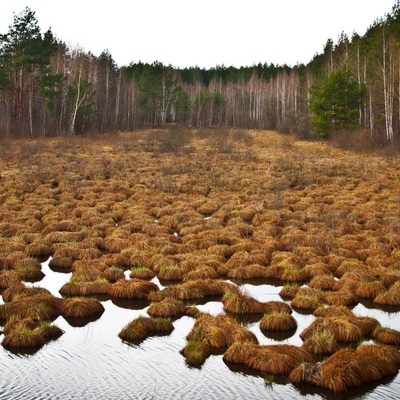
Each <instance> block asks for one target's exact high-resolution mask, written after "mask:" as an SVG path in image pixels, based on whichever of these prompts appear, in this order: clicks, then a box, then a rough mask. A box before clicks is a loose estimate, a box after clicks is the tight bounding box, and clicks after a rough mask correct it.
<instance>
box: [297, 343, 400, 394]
mask: <svg viewBox="0 0 400 400" xmlns="http://www.w3.org/2000/svg"><path fill="white" fill-rule="evenodd" d="M399 367H400V354H399V352H398V351H397V350H396V349H395V348H393V347H389V346H384V345H361V346H359V347H358V348H357V349H355V350H354V349H350V348H345V349H341V350H339V351H338V352H336V353H335V354H333V355H332V356H330V357H329V358H327V359H326V360H325V361H323V362H322V363H320V364H310V363H304V364H302V365H299V366H298V367H297V368H295V369H294V370H293V371H292V372H291V374H290V375H289V379H290V380H291V381H292V382H294V383H309V384H313V385H316V386H319V387H322V388H324V389H329V390H331V391H333V392H336V393H337V392H346V391H348V390H349V389H352V388H355V387H359V386H362V385H363V384H365V383H367V382H374V381H379V380H381V379H383V378H385V377H388V376H393V375H395V374H396V373H397V372H398V370H399Z"/></svg>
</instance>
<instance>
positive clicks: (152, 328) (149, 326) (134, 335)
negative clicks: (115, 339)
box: [118, 317, 174, 343]
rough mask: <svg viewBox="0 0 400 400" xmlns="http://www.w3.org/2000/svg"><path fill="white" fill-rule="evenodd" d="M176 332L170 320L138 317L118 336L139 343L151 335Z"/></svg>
mask: <svg viewBox="0 0 400 400" xmlns="http://www.w3.org/2000/svg"><path fill="white" fill-rule="evenodd" d="M173 330H174V326H173V325H172V322H171V321H170V320H169V319H165V318H150V317H149V318H148V317H138V318H136V319H134V320H133V321H131V322H129V323H128V324H127V325H126V326H125V327H124V328H123V329H122V330H121V331H120V333H119V334H118V336H119V337H120V338H121V339H122V340H124V341H126V342H131V343H139V342H141V341H143V340H144V339H146V338H147V337H148V336H151V335H157V334H161V335H167V334H170V333H171V332H172V331H173Z"/></svg>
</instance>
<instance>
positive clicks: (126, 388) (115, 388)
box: [0, 261, 400, 400]
mask: <svg viewBox="0 0 400 400" xmlns="http://www.w3.org/2000/svg"><path fill="white" fill-rule="evenodd" d="M42 270H43V272H44V273H45V277H44V278H43V279H42V280H41V281H39V282H35V283H33V284H30V283H26V284H27V285H34V286H40V287H44V288H46V289H48V290H50V291H51V293H53V294H54V295H56V296H60V294H59V293H58V290H59V288H60V287H61V286H62V285H63V284H64V283H65V282H67V281H68V280H69V278H70V274H69V273H58V272H53V271H52V270H51V269H50V268H49V267H48V261H47V262H44V263H43V264H42ZM154 281H155V282H157V283H158V284H159V282H158V280H157V278H156V279H155V280H154ZM160 287H161V285H160ZM242 288H243V289H244V290H245V291H246V292H247V293H249V294H251V295H252V296H253V297H255V298H256V299H258V300H260V301H270V300H282V299H281V298H280V296H279V294H278V293H279V291H280V290H281V287H279V286H273V285H269V284H262V283H260V282H257V285H254V284H243V285H242ZM102 304H103V306H104V308H105V312H104V313H103V315H102V316H101V317H100V318H99V319H98V320H96V321H93V322H89V323H87V324H86V325H84V326H81V327H76V326H75V327H73V326H71V325H70V324H68V322H67V321H66V320H65V319H64V318H63V317H59V318H58V319H56V320H55V322H54V324H56V325H57V326H59V327H60V328H61V329H63V330H64V332H65V333H64V334H63V335H62V336H61V337H60V338H59V339H58V340H56V341H52V342H50V343H48V344H46V345H45V346H44V347H43V348H41V349H40V350H38V351H37V352H36V353H34V354H21V353H17V354H14V353H12V352H10V351H8V350H5V349H4V348H0V369H1V371H2V379H1V387H0V399H4V400H6V399H7V400H8V399H27V400H28V399H32V400H33V399H35V400H37V399H78V398H79V399H96V400H97V399H122V398H123V399H177V398H178V399H198V400H204V399H222V398H223V399H225V398H226V399H228V398H229V399H262V398H273V399H285V400H286V399H298V398H300V397H301V398H304V399H391V398H392V399H395V398H397V394H398V392H399V390H400V377H395V378H394V379H392V380H389V381H387V382H383V383H380V384H379V385H372V386H370V387H364V388H363V389H362V391H356V392H351V393H348V394H343V395H333V394H329V393H324V392H319V393H318V390H316V389H315V388H297V387H295V386H293V385H292V384H287V383H286V384H283V383H280V382H266V381H265V380H264V379H263V378H262V377H260V376H256V375H252V374H251V373H250V372H249V371H242V370H240V369H238V370H237V371H232V370H230V369H229V368H228V367H227V366H226V365H225V363H224V362H223V360H222V355H213V356H211V357H209V359H208V360H207V361H206V363H205V364H204V365H203V366H202V368H200V369H197V368H190V367H188V366H187V365H186V364H185V360H184V358H183V356H182V355H181V354H180V353H179V351H180V350H181V349H182V348H183V347H184V346H185V343H186V339H185V337H186V335H187V334H188V333H189V332H190V330H191V329H192V327H193V324H194V319H193V318H190V317H187V316H184V317H182V318H180V319H178V320H176V321H175V322H174V328H175V329H174V331H173V332H172V333H171V334H170V335H168V336H163V337H150V338H148V339H146V340H145V341H144V342H142V343H141V344H140V345H129V344H127V343H124V342H122V341H121V339H119V337H118V333H119V332H120V330H121V329H122V328H123V327H124V326H125V325H126V324H127V323H128V322H130V321H131V320H133V319H135V318H136V317H138V316H146V315H147V313H146V310H147V307H142V308H141V305H140V303H138V302H136V303H135V302H125V303H124V304H123V305H124V306H125V307H126V308H125V307H122V306H121V303H119V304H118V305H117V304H115V303H114V302H113V301H111V300H104V301H102ZM129 306H130V307H129ZM136 307H137V308H136ZM197 307H198V308H199V309H200V310H201V311H203V312H208V313H210V314H213V315H217V314H219V313H223V312H224V311H223V308H222V303H221V302H218V301H210V302H207V303H205V304H202V305H198V306H197ZM353 311H354V312H355V313H356V314H357V315H369V316H373V317H375V318H377V319H378V320H379V321H380V323H381V325H382V326H387V327H391V328H393V329H400V313H387V312H385V311H381V310H378V309H368V308H366V307H365V306H363V305H361V304H359V305H357V306H356V307H355V308H354V309H353ZM293 316H294V317H295V319H296V321H297V322H298V328H297V330H296V332H295V333H294V334H293V336H291V337H290V338H287V339H284V340H283V341H282V342H278V341H276V340H274V339H271V338H268V337H266V336H264V335H263V333H262V332H261V331H260V329H259V323H258V322H257V321H256V322H247V323H246V325H247V327H249V329H250V330H251V331H253V332H254V333H255V334H256V336H257V338H258V340H259V342H260V343H261V344H271V343H272V344H273V343H289V344H294V345H301V343H302V341H301V339H300V337H299V333H300V332H301V331H302V330H303V329H304V328H305V327H307V326H308V325H309V324H310V323H311V322H312V321H313V320H314V318H315V317H314V316H313V315H310V314H308V315H307V314H299V313H297V312H295V311H294V312H293Z"/></svg>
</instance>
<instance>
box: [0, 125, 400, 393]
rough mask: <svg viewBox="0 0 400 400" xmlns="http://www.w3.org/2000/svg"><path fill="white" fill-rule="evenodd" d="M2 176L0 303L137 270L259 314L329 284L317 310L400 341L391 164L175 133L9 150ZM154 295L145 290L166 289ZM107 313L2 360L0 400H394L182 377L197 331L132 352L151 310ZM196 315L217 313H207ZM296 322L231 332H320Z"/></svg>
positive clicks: (236, 378)
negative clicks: (224, 295) (287, 294)
mask: <svg viewBox="0 0 400 400" xmlns="http://www.w3.org/2000/svg"><path fill="white" fill-rule="evenodd" d="M0 171H1V174H0V284H2V288H3V289H6V288H9V287H10V286H14V287H13V288H12V290H17V289H18V284H17V283H19V279H21V277H23V280H24V281H26V285H36V286H38V285H39V286H42V287H45V288H47V289H48V290H50V292H51V293H52V294H53V295H54V296H58V297H60V294H59V289H60V288H61V287H62V286H63V285H64V284H65V283H66V282H69V281H70V279H71V280H74V282H75V283H76V282H78V283H86V282H90V283H93V282H97V281H102V282H104V281H105V280H109V281H112V280H111V279H110V278H107V277H106V272H110V271H109V270H110V269H111V270H112V267H118V268H117V269H119V272H120V273H121V270H122V269H125V278H127V279H128V278H129V274H130V270H132V271H133V270H134V269H135V268H137V267H139V268H142V267H143V266H144V267H145V268H147V269H148V270H150V273H153V274H154V275H157V276H158V278H159V280H160V281H161V282H163V284H164V283H165V282H166V281H169V282H171V281H175V280H176V281H187V282H189V281H192V280H193V281H194V280H196V279H208V278H209V279H228V280H231V281H232V282H235V283H236V284H238V285H240V286H241V288H242V289H243V290H244V291H245V292H247V293H248V294H250V295H251V296H253V297H254V298H256V299H258V300H260V301H263V302H264V301H270V300H280V301H282V299H281V297H280V296H279V293H280V291H281V289H282V284H283V283H290V284H293V283H300V284H310V285H311V281H314V282H313V283H314V284H315V279H314V278H317V279H316V280H317V281H318V278H321V277H323V276H325V277H326V276H327V275H328V276H330V278H331V279H335V284H338V287H335V288H333V292H334V293H332V291H331V290H330V289H327V290H325V288H324V289H323V291H322V292H323V293H322V295H323V297H324V299H325V300H322V301H323V303H324V304H331V303H329V302H328V301H327V299H330V301H332V300H336V298H332V295H333V296H336V295H338V296H339V295H342V296H344V297H341V299H342V300H343V301H345V300H346V299H349V298H350V303H351V306H350V307H353V312H354V313H355V314H356V315H359V316H370V317H374V318H376V319H377V320H378V321H379V322H380V324H381V325H382V326H383V327H388V328H393V329H396V330H400V313H399V312H398V310H399V307H400V296H399V293H398V288H399V287H400V285H399V283H398V282H399V281H400V272H399V271H400V266H399V261H398V260H399V259H400V217H399V216H400V191H399V190H398V189H399V182H400V162H399V157H398V156H396V155H391V156H388V155H387V154H386V155H383V154H360V153H356V152H351V151H343V150H342V149H338V148H334V147H332V146H330V145H329V144H323V143H312V142H303V141H296V140H294V139H293V138H291V137H289V136H283V135H278V134H276V133H274V132H268V131H239V130H231V131H230V130H227V129H208V130H207V129H200V130H179V129H175V128H174V127H172V128H170V129H169V128H168V129H164V130H157V131H143V132H134V133H127V134H124V133H121V134H118V135H113V136H110V137H106V136H99V137H91V138H81V137H75V138H59V139H49V140H47V139H43V140H33V141H24V140H21V141H6V142H4V143H1V146H0ZM50 255H51V256H52V257H53V258H52V261H53V262H54V264H55V265H56V269H57V271H60V270H63V271H65V273H60V272H54V271H52V270H51V269H50V268H49V267H48V261H47V262H45V263H43V264H42V271H43V273H44V277H43V279H40V280H38V281H37V282H36V283H33V284H32V283H29V282H28V281H30V280H33V278H32V279H30V278H29V277H30V276H32V275H33V276H36V277H37V276H38V272H39V273H40V268H41V266H40V263H39V259H42V257H43V256H47V257H48V256H50ZM254 271H255V272H256V273H255V276H251V278H256V277H257V275H258V274H260V271H261V276H263V277H264V278H265V275H264V274H267V275H268V278H269V280H266V279H264V280H257V281H256V280H254V279H253V280H248V281H239V279H243V278H244V277H245V276H244V275H246V274H247V273H249V272H250V273H251V274H253V272H254ZM111 272H112V271H111ZM39 275H40V274H39ZM154 275H153V276H154ZM12 277H14V281H12V279H11V278H12ZM15 277H17V278H15ZM258 277H259V276H258ZM247 278H250V276H247ZM36 279H39V278H36ZM159 280H158V279H157V278H155V279H153V282H155V283H156V284H158V285H159V287H160V288H162V286H161V285H160V281H159ZM7 282H8V284H7ZM10 282H13V283H10ZM277 282H278V283H277ZM371 282H372V284H378V286H379V287H378V289H379V290H380V291H381V293H380V294H379V295H378V296H381V298H378V296H376V294H375V295H372V294H371V295H369V296H366V297H365V296H364V297H365V298H368V301H367V300H365V301H364V300H363V301H362V302H361V303H360V302H359V299H360V298H364V297H363V296H362V295H359V294H357V293H356V291H357V290H358V289H359V288H360V286H361V285H362V284H365V283H371ZM4 294H5V293H4ZM346 296H347V297H346ZM4 297H5V298H6V296H4ZM114 299H115V297H113V300H111V299H110V298H102V299H100V300H101V302H102V304H103V306H104V309H105V311H104V313H103V314H102V315H101V317H100V318H99V319H97V320H94V321H93V320H92V321H90V322H89V321H87V322H86V323H81V324H77V321H74V322H71V321H70V322H68V321H67V320H65V319H64V318H63V317H59V318H57V319H56V320H55V321H54V324H55V325H57V326H58V327H59V328H61V329H62V330H63V331H64V334H63V335H62V336H61V337H60V338H58V339H57V340H54V341H51V342H49V343H48V344H46V345H45V346H43V347H42V348H41V349H40V350H38V351H36V352H33V353H30V354H26V353H25V354H21V353H14V352H11V351H9V350H6V349H4V348H3V346H1V347H0V370H1V381H0V382H1V383H0V399H24V400H25V399H63V400H64V399H96V400H97V399H172V398H173V399H177V398H178V399H202V400H203V399H221V398H224V399H225V398H228V399H263V398H273V399H299V398H309V399H322V398H324V399H342V398H343V399H390V398H393V399H395V398H396V399H397V398H398V393H399V392H400V378H399V376H398V375H397V376H395V377H393V378H392V379H388V380H386V381H381V382H378V383H374V384H371V385H364V386H363V387H362V388H361V389H360V391H353V392H350V393H346V394H343V395H333V394H332V393H329V392H324V391H322V390H320V389H318V388H316V387H304V386H302V387H297V386H294V385H292V384H291V383H288V382H284V381H282V382H281V381H278V380H277V379H275V380H274V379H272V378H270V377H266V379H264V378H265V377H261V376H258V375H256V374H254V372H251V371H249V370H244V369H241V368H237V369H235V370H232V369H230V368H232V367H230V368H228V366H227V365H226V364H225V363H224V361H223V359H222V355H212V356H211V357H209V358H208V359H207V361H206V362H205V363H204V365H203V366H202V367H201V368H191V367H188V366H187V364H186V363H185V359H184V357H183V356H182V355H181V354H180V350H181V349H182V348H183V347H184V346H185V344H186V336H187V334H188V333H189V332H190V331H191V329H192V327H193V325H194V323H195V320H194V318H191V317H189V316H184V317H181V318H179V319H177V320H176V321H174V328H175V329H174V330H173V332H172V333H171V334H170V335H167V336H157V337H150V338H148V339H146V340H144V341H143V342H142V343H141V344H140V345H129V344H127V343H124V342H123V341H122V340H121V339H120V338H119V337H118V334H119V333H120V331H121V329H122V328H123V327H124V326H125V325H126V324H128V323H129V322H131V321H132V320H134V319H135V318H137V317H138V316H141V315H143V316H147V308H148V306H149V303H148V302H143V301H119V300H114ZM2 300H3V299H2V298H1V297H0V302H2ZM380 304H385V305H386V306H391V309H390V308H387V307H386V308H385V307H384V308H380V307H381V306H380ZM196 307H197V308H198V309H199V310H201V311H203V312H208V313H210V314H213V315H217V314H219V313H223V312H224V311H223V306H222V303H221V302H220V301H217V300H216V299H212V300H210V301H208V300H207V302H205V303H202V304H197V305H196ZM388 310H390V312H389V311H388ZM393 310H395V311H393ZM293 316H294V317H295V319H296V321H297V324H298V328H297V330H296V332H294V333H293V334H292V335H291V336H288V335H286V336H285V335H279V336H277V335H268V336H266V334H264V333H262V332H261V330H260V328H259V320H257V318H256V319H254V318H249V317H246V318H240V319H239V318H237V319H238V320H240V323H241V324H243V325H245V326H246V327H247V328H249V329H250V330H251V331H252V332H254V334H255V335H256V336H257V338H258V340H259V342H260V343H261V344H270V343H273V344H277V343H286V344H292V345H296V346H300V345H301V344H302V341H301V339H300V333H301V332H302V331H303V330H304V329H305V328H306V327H308V326H309V325H310V324H311V323H312V322H313V321H314V318H315V317H314V316H313V315H312V314H310V313H306V312H300V311H298V309H297V308H296V311H293ZM77 325H79V326H77ZM3 338H4V336H3V335H1V336H0V340H3Z"/></svg>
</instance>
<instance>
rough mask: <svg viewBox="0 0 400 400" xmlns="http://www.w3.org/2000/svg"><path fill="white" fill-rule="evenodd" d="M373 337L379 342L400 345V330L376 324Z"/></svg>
mask: <svg viewBox="0 0 400 400" xmlns="http://www.w3.org/2000/svg"><path fill="white" fill-rule="evenodd" d="M372 337H373V339H375V340H376V341H378V342H379V343H383V344H388V345H395V346H399V345H400V332H399V331H397V330H395V329H391V328H384V327H382V326H376V328H375V329H374V330H373V332H372Z"/></svg>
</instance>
